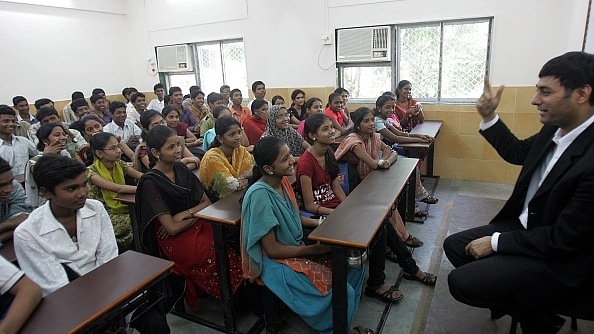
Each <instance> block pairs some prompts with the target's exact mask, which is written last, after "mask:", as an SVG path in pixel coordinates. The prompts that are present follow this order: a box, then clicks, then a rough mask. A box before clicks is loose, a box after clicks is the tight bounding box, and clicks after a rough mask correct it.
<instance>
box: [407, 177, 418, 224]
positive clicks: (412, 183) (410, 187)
mask: <svg viewBox="0 0 594 334" xmlns="http://www.w3.org/2000/svg"><path fill="white" fill-rule="evenodd" d="M416 175H417V174H416V171H413V172H412V174H411V175H410V177H409V178H408V181H406V221H409V222H413V221H415V197H416V196H415V190H416V186H417V184H416V181H417V180H416V179H417V177H416Z"/></svg>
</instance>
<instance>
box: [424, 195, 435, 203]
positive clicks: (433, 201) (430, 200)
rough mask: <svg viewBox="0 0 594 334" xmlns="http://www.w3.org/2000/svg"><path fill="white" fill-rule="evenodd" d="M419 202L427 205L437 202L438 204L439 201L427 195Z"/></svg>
mask: <svg viewBox="0 0 594 334" xmlns="http://www.w3.org/2000/svg"><path fill="white" fill-rule="evenodd" d="M421 202H423V203H427V204H437V202H439V200H438V199H437V198H435V197H433V196H431V195H427V197H425V198H423V199H422V200H421Z"/></svg>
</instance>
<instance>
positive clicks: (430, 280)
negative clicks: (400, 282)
mask: <svg viewBox="0 0 594 334" xmlns="http://www.w3.org/2000/svg"><path fill="white" fill-rule="evenodd" d="M402 278H404V279H406V280H409V281H419V282H421V283H423V284H425V285H435V284H436V283H437V276H435V275H433V274H430V273H425V277H423V278H418V277H417V275H413V274H409V273H406V272H405V273H403V274H402Z"/></svg>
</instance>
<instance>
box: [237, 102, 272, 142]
mask: <svg viewBox="0 0 594 334" xmlns="http://www.w3.org/2000/svg"><path fill="white" fill-rule="evenodd" d="M251 110H252V115H251V116H249V117H248V118H246V119H245V120H244V121H243V124H242V125H243V130H244V131H245V134H246V135H247V137H248V140H249V142H250V145H255V144H256V142H257V141H258V140H260V138H261V137H262V134H263V133H264V130H266V120H267V119H268V101H266V100H264V99H255V100H253V102H252V109H251Z"/></svg>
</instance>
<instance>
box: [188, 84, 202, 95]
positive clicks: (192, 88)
mask: <svg viewBox="0 0 594 334" xmlns="http://www.w3.org/2000/svg"><path fill="white" fill-rule="evenodd" d="M195 90H200V86H190V94H192V92H193V91H195Z"/></svg>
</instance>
